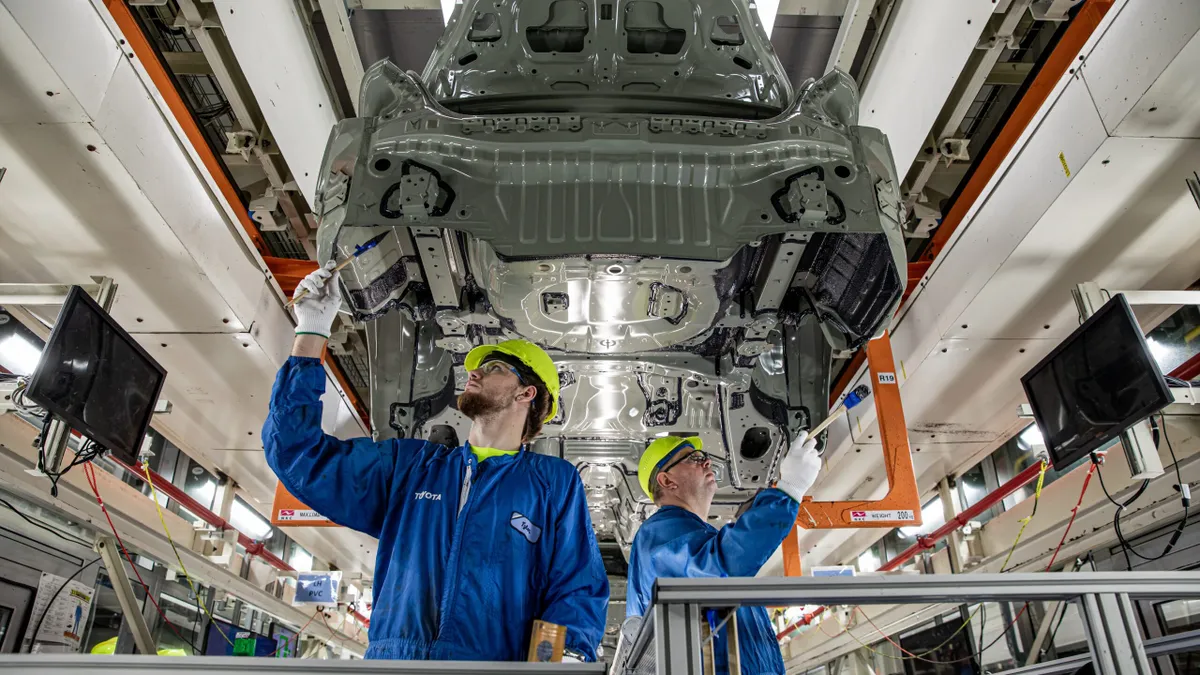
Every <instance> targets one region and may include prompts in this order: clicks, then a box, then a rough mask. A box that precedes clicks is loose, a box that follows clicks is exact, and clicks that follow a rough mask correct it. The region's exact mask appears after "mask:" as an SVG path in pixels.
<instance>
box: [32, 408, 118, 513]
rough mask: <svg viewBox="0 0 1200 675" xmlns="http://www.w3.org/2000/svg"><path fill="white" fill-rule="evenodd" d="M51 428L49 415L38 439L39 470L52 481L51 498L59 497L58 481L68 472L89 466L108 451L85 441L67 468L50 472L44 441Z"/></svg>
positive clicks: (94, 443) (92, 442) (96, 444)
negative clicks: (78, 467)
mask: <svg viewBox="0 0 1200 675" xmlns="http://www.w3.org/2000/svg"><path fill="white" fill-rule="evenodd" d="M49 426H50V416H49V415H47V416H46V423H45V424H44V425H42V435H41V437H40V438H39V439H38V463H37V469H38V471H40V472H41V473H42V474H43V475H45V476H46V477H47V478H49V479H50V496H51V497H57V496H58V481H60V480H62V477H63V476H65V475H67V472H68V471H70V470H71V469H73V468H75V467H77V466H79V465H80V464H87V463H88V462H90V461H92V460H93V459H96V458H97V457H100V456H101V455H103V454H104V453H105V451H106V449H105V447H104V446H102V445H100V444H98V443H96V442H95V441H90V440H88V441H83V443H82V444H81V445H80V446H79V450H76V451H75V457H74V458H73V459H72V460H71V462H70V463H69V464H67V466H66V467H65V468H62V469H59V470H58V471H50V470H49V468H47V466H46V449H45V446H44V444H43V441H44V440H45V438H46V430H47V429H48V428H49Z"/></svg>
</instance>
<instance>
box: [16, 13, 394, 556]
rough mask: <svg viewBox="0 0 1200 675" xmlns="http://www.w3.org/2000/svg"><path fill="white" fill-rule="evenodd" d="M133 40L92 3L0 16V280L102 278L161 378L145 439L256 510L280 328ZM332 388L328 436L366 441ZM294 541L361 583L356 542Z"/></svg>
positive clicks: (263, 494)
mask: <svg viewBox="0 0 1200 675" xmlns="http://www.w3.org/2000/svg"><path fill="white" fill-rule="evenodd" d="M130 40H131V38H130V37H129V36H127V35H126V34H125V33H124V32H123V31H122V29H121V28H120V27H119V26H118V25H117V24H116V23H115V22H114V21H113V20H112V14H110V12H109V11H108V9H107V8H105V6H104V5H103V4H102V3H98V6H96V7H94V8H87V9H84V10H81V9H80V8H79V7H78V5H77V3H72V2H66V1H61V2H60V1H58V0H53V1H51V2H42V1H41V0H36V1H34V0H4V2H2V3H0V91H3V92H4V96H3V97H0V166H3V167H4V168H5V172H4V176H3V180H2V181H0V282H8V283H47V284H48V283H59V284H89V283H92V282H91V277H92V276H108V277H111V278H112V279H114V280H115V282H116V283H117V285H118V290H117V295H116V300H115V301H114V304H113V307H112V314H113V316H114V317H115V318H116V319H117V321H118V322H119V323H120V324H121V325H122V326H123V327H125V329H126V330H128V331H129V332H130V333H132V334H133V336H134V337H135V338H136V339H137V340H138V341H139V343H141V345H142V346H143V347H144V348H145V349H146V350H147V351H148V352H149V353H150V354H151V355H152V356H153V357H154V358H155V359H157V360H158V361H159V362H160V363H161V364H162V365H163V366H164V367H165V368H166V370H167V372H168V373H169V376H168V378H167V382H166V385H165V388H164V390H163V394H162V396H163V398H165V399H167V400H169V401H170V402H171V404H172V410H171V412H170V413H169V414H166V415H160V416H156V417H155V418H154V421H153V422H152V426H153V427H154V428H155V429H156V430H157V431H159V432H160V433H162V435H163V436H165V437H166V438H168V439H169V440H170V441H171V442H172V443H174V444H175V445H177V446H178V447H179V448H181V449H183V450H184V451H185V452H186V453H187V454H188V455H189V456H190V457H192V458H193V459H194V460H196V461H197V462H199V463H200V464H202V465H203V466H204V467H205V468H206V469H208V470H209V471H210V472H212V473H213V474H214V475H218V474H224V475H228V476H230V477H231V478H232V479H233V480H234V481H236V483H237V484H238V486H239V489H240V491H241V493H242V495H243V496H244V497H245V498H246V500H247V502H248V503H250V504H252V505H255V506H256V508H258V509H259V510H260V512H263V513H265V512H267V511H268V510H269V507H270V504H271V500H272V498H273V495H274V492H275V485H276V480H275V477H274V476H273V475H272V473H271V470H270V469H269V468H268V467H267V464H266V461H265V459H264V456H263V452H262V443H261V440H260V430H261V428H262V422H263V419H264V418H265V415H266V411H267V401H268V399H269V396H270V390H271V384H272V382H273V379H274V373H275V371H276V370H277V369H278V367H279V366H280V365H281V364H282V363H283V361H284V360H285V359H286V357H287V353H288V350H289V348H290V342H291V336H292V331H293V323H292V321H291V319H290V317H289V316H288V314H287V313H286V312H285V310H284V309H283V300H284V298H285V296H284V295H283V294H282V292H281V291H280V288H279V286H278V284H277V283H276V282H275V280H274V279H273V278H271V276H270V274H269V273H268V268H267V266H266V264H265V263H264V262H263V259H262V256H260V255H259V253H258V251H257V250H256V248H255V242H254V241H252V240H251V239H250V238H249V236H248V235H247V232H246V230H245V229H244V228H243V227H242V226H241V225H240V224H239V223H240V221H241V220H242V219H246V218H247V216H246V212H245V207H244V206H243V205H242V204H241V203H240V202H236V201H230V200H228V199H226V196H225V195H224V194H223V193H222V191H221V186H220V184H219V181H218V180H217V178H218V177H219V178H220V179H222V180H224V176H217V175H215V173H214V172H213V171H211V170H210V168H209V166H207V165H206V164H205V162H204V159H203V157H202V153H200V152H198V149H197V144H196V143H194V142H193V141H191V140H190V139H189V137H188V135H187V134H186V132H185V128H184V127H185V126H186V125H188V124H192V123H193V122H192V120H191V119H190V118H183V119H180V118H179V117H178V116H177V113H175V112H174V111H173V110H172V109H171V108H170V101H168V100H167V99H166V98H164V95H163V92H162V91H161V90H160V88H159V87H158V86H157V85H156V83H154V82H153V81H152V79H151V78H150V76H149V74H148V71H147V69H146V66H145V65H144V64H143V63H142V62H141V60H140V59H139V58H138V57H137V55H136V54H135V52H134V51H133V49H132V47H131V45H130ZM201 144H202V141H201ZM319 158H320V152H317V160H318V161H319ZM56 312H57V310H56V308H53V307H50V308H48V312H47V313H46V315H45V316H43V317H42V318H43V320H44V321H45V322H47V323H49V322H52V321H53V319H54V315H55V314H56ZM35 332H36V331H35ZM330 381H331V384H330V386H329V388H328V390H329V394H327V395H326V397H325V399H324V402H325V414H326V429H327V430H329V431H331V432H333V433H338V434H341V435H344V436H346V435H349V436H354V435H362V434H363V433H365V427H364V425H363V424H362V422H361V420H360V419H359V418H358V415H357V413H356V412H355V409H354V406H353V405H351V404H350V403H349V402H348V401H347V400H346V398H345V397H344V395H343V393H342V391H341V389H340V386H339V385H338V383H337V381H336V380H334V379H333V378H332V377H331V380H330ZM34 435H36V431H35V430H33V429H32V428H31V429H30V430H29V438H28V439H25V440H24V441H23V443H24V444H28V443H29V442H30V441H31V440H32V438H33V436H34ZM4 442H5V443H13V442H14V441H13V440H12V439H11V438H6V440H5V441H4ZM4 480H5V481H6V482H7V481H10V480H15V481H20V482H22V483H24V482H26V481H28V480H29V478H28V476H25V475H18V476H15V477H13V476H6V477H5V479H4ZM44 487H45V491H46V492H48V489H49V484H48V483H46V485H45V486H44ZM145 506H146V508H147V509H149V510H148V511H147V512H145V513H144V514H142V515H141V518H142V519H144V521H145V522H152V521H153V520H154V518H155V516H154V513H153V508H152V506H153V505H152V503H151V502H150V501H149V500H147V501H146V505H145ZM293 538H294V539H295V540H296V541H298V542H299V543H300V544H301V545H303V546H304V547H305V548H306V549H307V550H309V551H310V552H311V553H313V554H314V555H316V556H318V557H319V558H320V559H321V560H324V561H328V562H330V563H332V564H335V565H337V566H338V567H339V568H340V569H344V570H348V571H355V572H362V573H365V574H367V575H369V574H371V572H372V570H373V568H374V550H375V541H374V540H373V539H371V538H369V537H366V536H365V535H361V534H358V533H355V532H350V531H346V530H341V529H325V530H307V531H297V532H295V533H294V537H293Z"/></svg>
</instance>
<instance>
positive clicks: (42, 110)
mask: <svg viewBox="0 0 1200 675" xmlns="http://www.w3.org/2000/svg"><path fill="white" fill-rule="evenodd" d="M0 92H4V95H3V96H0V124H5V123H23V122H24V123H38V122H54V123H64V122H86V121H87V114H86V113H85V112H84V111H83V106H81V105H80V104H79V101H77V100H76V99H75V97H74V96H73V95H72V94H71V92H70V91H68V90H67V89H66V87H64V86H63V84H62V80H60V79H59V77H58V75H57V74H56V73H55V72H54V69H53V68H51V67H50V64H48V63H46V61H45V60H44V59H42V57H41V54H40V53H39V52H38V50H37V47H35V46H34V44H33V42H31V41H30V40H29V37H28V36H26V35H25V32H24V31H22V30H21V27H20V26H19V25H17V23H16V21H15V20H13V18H12V15H11V14H9V13H8V10H7V9H6V8H5V6H4V4H3V3H0ZM30 92H38V94H32V93H30Z"/></svg>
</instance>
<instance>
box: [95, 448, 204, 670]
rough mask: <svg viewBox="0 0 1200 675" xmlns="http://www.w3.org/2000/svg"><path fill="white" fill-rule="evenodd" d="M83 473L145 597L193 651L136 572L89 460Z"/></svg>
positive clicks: (135, 566)
mask: <svg viewBox="0 0 1200 675" xmlns="http://www.w3.org/2000/svg"><path fill="white" fill-rule="evenodd" d="M83 473H84V475H85V476H87V482H88V485H89V486H91V488H92V494H94V495H96V503H97V504H99V505H100V510H101V511H102V512H104V518H105V519H106V520H107V521H108V529H109V530H111V531H112V533H113V536H114V537H116V539H117V546H119V547H120V548H121V553H123V554H124V555H125V559H126V560H128V561H129V566H130V567H131V568H133V574H134V576H136V577H137V580H138V583H139V584H141V585H142V590H143V591H145V593H146V597H147V598H149V599H150V602H151V604H153V605H154V609H155V610H156V611H157V612H158V615H159V616H160V617H162V620H163V622H164V623H166V624H167V627H168V628H170V629H171V632H172V633H175V636H176V637H178V638H179V639H180V640H183V641H184V642H185V643H186V644H188V645H190V646H191V647H192V652H193V653H194V652H195V651H196V646H195V645H193V644H192V641H191V640H189V639H187V638H185V637H183V634H182V633H180V632H179V629H178V628H176V627H175V624H173V623H171V620H170V619H168V618H167V615H166V613H165V612H163V609H162V607H160V606H159V604H158V601H157V600H155V599H154V595H153V594H152V593H150V587H149V586H148V585H147V584H146V582H145V581H144V580H143V579H142V574H141V573H140V572H138V566H137V565H135V564H134V562H133V558H131V557H130V556H129V551H128V550H127V549H126V548H125V542H124V541H122V540H121V535H120V534H118V533H117V528H116V526H115V525H113V521H112V517H111V516H109V515H108V507H106V506H105V505H104V500H103V499H101V498H100V488H99V486H98V484H97V482H96V472H95V469H93V468H92V464H91V462H88V463H85V464H84V465H83Z"/></svg>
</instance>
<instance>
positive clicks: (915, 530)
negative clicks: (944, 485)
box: [900, 499, 946, 537]
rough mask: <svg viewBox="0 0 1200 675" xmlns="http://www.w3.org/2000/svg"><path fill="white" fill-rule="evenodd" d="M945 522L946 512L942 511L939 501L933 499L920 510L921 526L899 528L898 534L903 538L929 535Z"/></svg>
mask: <svg viewBox="0 0 1200 675" xmlns="http://www.w3.org/2000/svg"><path fill="white" fill-rule="evenodd" d="M945 522H946V512H945V510H943V509H942V502H941V500H940V499H935V500H933V501H931V502H929V503H928V504H926V505H925V507H924V508H922V509H921V524H920V525H909V526H907V527H901V528H900V534H902V535H904V536H905V537H915V536H917V535H923V534H929V533H930V532H933V531H934V530H936V529H938V528H939V527H941V526H942V525H943V524H944V523H945Z"/></svg>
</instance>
